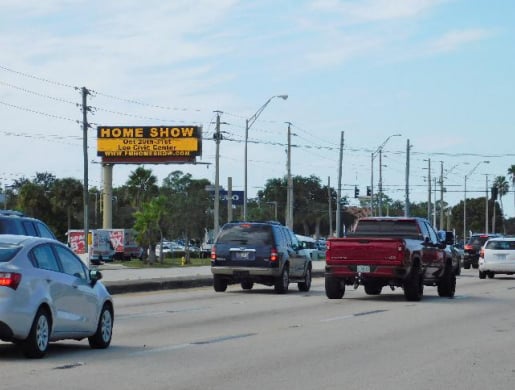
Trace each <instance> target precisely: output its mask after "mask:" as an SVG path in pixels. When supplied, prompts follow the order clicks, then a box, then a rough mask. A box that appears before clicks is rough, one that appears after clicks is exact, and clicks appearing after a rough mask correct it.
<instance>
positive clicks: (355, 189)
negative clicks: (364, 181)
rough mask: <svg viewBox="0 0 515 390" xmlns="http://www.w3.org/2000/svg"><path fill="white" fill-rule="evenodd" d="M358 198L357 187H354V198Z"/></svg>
mask: <svg viewBox="0 0 515 390" xmlns="http://www.w3.org/2000/svg"><path fill="white" fill-rule="evenodd" d="M358 196H359V188H358V186H354V197H355V198H357V197H358Z"/></svg>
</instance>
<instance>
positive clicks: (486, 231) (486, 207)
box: [485, 173, 488, 234]
mask: <svg viewBox="0 0 515 390" xmlns="http://www.w3.org/2000/svg"><path fill="white" fill-rule="evenodd" d="M485 180H486V186H485V233H486V234H488V173H487V174H486V175H485Z"/></svg>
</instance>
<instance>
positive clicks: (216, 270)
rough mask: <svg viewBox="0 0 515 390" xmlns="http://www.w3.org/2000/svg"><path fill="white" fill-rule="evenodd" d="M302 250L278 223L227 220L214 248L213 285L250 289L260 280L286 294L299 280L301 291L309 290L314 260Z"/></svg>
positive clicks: (295, 240)
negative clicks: (293, 283) (292, 284)
mask: <svg viewBox="0 0 515 390" xmlns="http://www.w3.org/2000/svg"><path fill="white" fill-rule="evenodd" d="M300 249H302V248H301V247H300V245H299V243H298V241H297V238H296V237H295V234H294V233H293V232H292V231H291V230H290V229H289V228H287V227H286V226H284V225H281V224H280V223H278V222H231V223H227V224H225V225H224V226H223V227H222V229H221V230H220V233H219V234H218V236H217V238H216V240H215V242H214V244H213V247H212V248H211V272H212V273H213V287H214V289H215V291H217V292H222V291H225V290H226V289H227V285H228V284H231V283H240V284H241V287H242V288H243V289H244V290H250V289H251V288H252V287H253V285H254V283H259V284H264V285H266V286H274V289H275V291H276V292H277V293H279V294H284V293H286V292H287V291H288V285H289V283H290V282H297V283H298V288H299V290H300V291H309V289H310V287H311V260H310V259H308V258H307V257H306V256H305V255H303V254H301V253H299V251H300Z"/></svg>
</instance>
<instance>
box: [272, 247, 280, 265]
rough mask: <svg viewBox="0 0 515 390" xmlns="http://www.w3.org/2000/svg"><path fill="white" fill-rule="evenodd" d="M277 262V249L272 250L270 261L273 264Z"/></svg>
mask: <svg viewBox="0 0 515 390" xmlns="http://www.w3.org/2000/svg"><path fill="white" fill-rule="evenodd" d="M277 260H279V255H278V254H277V249H275V248H272V250H271V251H270V261H271V262H272V263H273V262H276V261H277Z"/></svg>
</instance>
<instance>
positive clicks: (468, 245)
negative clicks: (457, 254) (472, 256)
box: [463, 244, 472, 250]
mask: <svg viewBox="0 0 515 390" xmlns="http://www.w3.org/2000/svg"><path fill="white" fill-rule="evenodd" d="M463 249H465V250H471V249H472V245H470V244H465V246H464V247H463Z"/></svg>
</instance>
